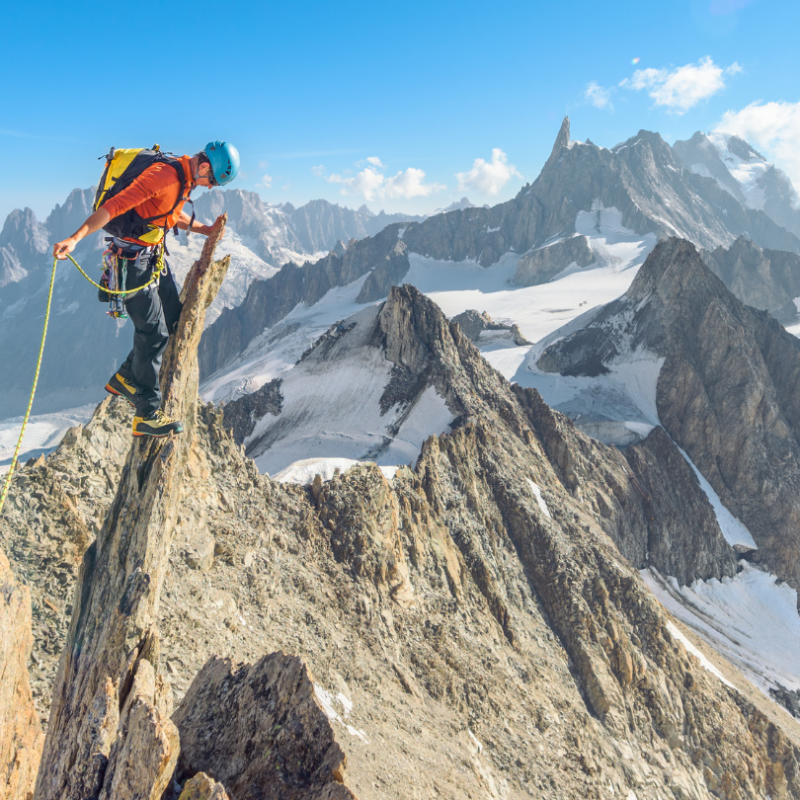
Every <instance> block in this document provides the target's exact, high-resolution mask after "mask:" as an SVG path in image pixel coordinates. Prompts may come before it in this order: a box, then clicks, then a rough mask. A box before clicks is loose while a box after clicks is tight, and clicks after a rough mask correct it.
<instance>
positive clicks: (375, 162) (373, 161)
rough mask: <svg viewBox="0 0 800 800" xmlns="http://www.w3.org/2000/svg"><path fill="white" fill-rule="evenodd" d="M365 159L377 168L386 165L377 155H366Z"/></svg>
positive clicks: (382, 167) (383, 167)
mask: <svg viewBox="0 0 800 800" xmlns="http://www.w3.org/2000/svg"><path fill="white" fill-rule="evenodd" d="M367 161H369V163H370V164H372V166H373V167H378V168H379V169H385V167H386V165H385V164H382V163H381V160H380V159H379V158H378V156H368V158H367Z"/></svg>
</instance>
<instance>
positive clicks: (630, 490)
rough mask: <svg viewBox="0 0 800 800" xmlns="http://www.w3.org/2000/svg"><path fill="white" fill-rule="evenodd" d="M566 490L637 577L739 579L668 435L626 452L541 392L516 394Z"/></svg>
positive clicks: (653, 436) (658, 433)
mask: <svg viewBox="0 0 800 800" xmlns="http://www.w3.org/2000/svg"><path fill="white" fill-rule="evenodd" d="M514 391H515V393H516V395H517V397H518V399H519V401H520V403H522V405H523V407H524V408H525V409H526V411H527V412H528V418H529V420H530V422H531V425H532V426H533V427H534V428H535V430H536V432H537V434H538V435H539V437H540V439H541V441H542V444H543V447H544V449H545V452H546V453H547V456H548V458H549V459H550V462H551V463H552V464H553V467H554V469H555V470H556V472H557V474H558V476H559V479H560V481H561V483H562V484H563V485H564V487H565V489H566V490H567V491H568V492H570V494H572V495H573V496H574V497H576V498H581V499H582V500H583V501H584V502H585V503H588V504H589V506H590V508H591V510H592V513H593V514H594V516H595V519H596V520H597V522H598V524H599V525H601V527H602V528H603V530H604V531H605V532H606V533H607V534H608V535H609V536H610V537H611V539H612V540H613V541H614V543H615V544H616V546H617V547H618V548H619V550H620V552H621V553H622V554H623V555H624V556H625V557H626V558H627V559H628V561H629V562H630V563H631V564H632V565H633V566H634V567H636V568H637V569H645V568H647V567H655V568H656V569H657V570H658V571H659V572H660V573H661V574H662V575H672V576H674V577H676V578H677V579H678V581H679V582H680V583H681V584H691V583H692V582H693V581H696V580H709V579H711V578H716V579H718V580H721V579H722V578H723V577H732V576H734V575H735V574H736V572H737V567H736V555H735V552H734V550H733V548H731V547H730V546H729V545H728V543H727V542H726V541H725V538H724V537H723V535H722V532H721V531H720V529H719V525H718V524H717V520H716V516H715V514H714V510H713V509H712V507H711V504H710V503H709V502H708V499H707V498H706V495H705V493H704V492H703V490H702V488H701V487H700V484H699V482H698V480H697V477H696V476H695V474H694V472H693V471H692V469H691V467H689V465H688V464H687V463H686V460H685V459H684V458H683V456H682V455H681V454H680V452H679V451H678V449H677V447H675V445H674V443H673V442H672V440H671V439H670V438H669V436H668V435H667V434H666V433H665V432H664V430H663V429H662V428H659V427H656V428H654V429H653V431H652V432H651V433H650V434H649V435H648V436H647V437H646V438H645V439H644V440H642V441H641V442H639V443H638V444H636V445H633V446H631V447H626V448H624V449H623V450H621V451H620V450H618V449H617V448H616V447H608V446H606V445H604V444H602V443H601V442H599V441H597V440H596V439H592V438H590V437H589V436H587V435H586V434H584V433H583V432H582V431H580V430H578V428H576V427H575V425H574V424H573V422H572V421H571V420H570V419H569V418H567V417H566V416H564V415H563V414H560V413H559V412H557V411H554V410H552V409H551V408H549V407H548V406H547V404H546V403H545V402H544V401H543V400H542V398H541V396H540V395H539V393H538V392H537V391H536V390H535V389H522V388H520V387H519V386H515V387H514Z"/></svg>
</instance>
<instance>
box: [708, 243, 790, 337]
mask: <svg viewBox="0 0 800 800" xmlns="http://www.w3.org/2000/svg"><path fill="white" fill-rule="evenodd" d="M702 257H703V261H705V263H706V264H707V265H708V268H709V269H710V270H711V271H712V272H713V273H714V274H715V275H716V276H717V277H718V278H719V279H720V280H721V281H722V282H723V283H724V284H725V285H726V286H727V287H728V289H730V290H731V292H733V294H734V295H736V297H738V298H739V300H741V301H742V302H743V303H745V304H746V305H748V306H753V308H758V309H761V310H763V311H769V313H770V314H771V315H772V316H773V317H775V319H777V320H778V321H779V322H783V323H789V322H792V321H794V320H795V319H796V318H797V313H798V312H797V306H796V305H795V303H794V298H795V297H800V255H797V253H786V252H783V251H780V250H766V249H763V250H762V249H761V248H760V247H759V246H758V245H756V244H755V243H754V242H753V241H751V240H750V239H748V238H746V237H744V236H740V237H739V238H738V239H737V240H736V241H735V242H734V243H733V244H732V245H731V246H730V247H729V248H728V249H727V250H726V249H725V248H724V247H718V248H717V249H716V250H714V251H713V252H710V253H708V252H704V253H702Z"/></svg>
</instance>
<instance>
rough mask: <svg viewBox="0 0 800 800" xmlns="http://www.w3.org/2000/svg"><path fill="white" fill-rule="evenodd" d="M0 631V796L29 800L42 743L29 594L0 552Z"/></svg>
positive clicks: (14, 799)
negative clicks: (32, 676) (31, 662)
mask: <svg viewBox="0 0 800 800" xmlns="http://www.w3.org/2000/svg"><path fill="white" fill-rule="evenodd" d="M0 631H2V636H0V797H2V798H3V800H30V797H31V796H32V794H33V787H34V785H35V783H36V772H37V770H38V769H39V759H40V758H41V754H42V744H43V743H44V733H43V732H42V727H41V725H40V724H39V719H38V716H37V714H36V708H35V706H34V704H33V697H32V696H31V686H30V681H29V678H28V659H29V658H30V653H31V647H32V645H33V636H32V633H31V595H30V591H29V590H28V588H27V587H25V586H21V585H20V584H19V582H18V581H17V580H16V578H15V577H14V575H13V573H12V572H11V568H10V565H9V562H8V559H7V558H6V557H5V555H4V554H3V552H2V551H0Z"/></svg>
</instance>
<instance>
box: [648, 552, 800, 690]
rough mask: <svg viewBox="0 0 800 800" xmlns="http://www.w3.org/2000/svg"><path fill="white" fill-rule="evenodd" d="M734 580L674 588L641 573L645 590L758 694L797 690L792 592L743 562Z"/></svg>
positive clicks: (653, 573) (798, 623)
mask: <svg viewBox="0 0 800 800" xmlns="http://www.w3.org/2000/svg"><path fill="white" fill-rule="evenodd" d="M742 567H743V569H742V571H741V572H740V573H739V574H738V575H736V576H735V577H734V578H723V579H722V580H721V581H718V580H714V579H712V580H710V581H695V582H694V583H693V584H692V585H691V586H679V585H678V582H677V580H675V578H669V577H664V576H662V575H660V574H659V573H658V571H657V570H655V569H649V570H642V572H641V575H642V577H643V578H644V581H645V583H646V584H647V586H648V587H649V589H650V591H652V592H653V594H654V595H655V596H656V597H657V598H658V599H659V601H660V602H661V604H662V605H663V606H664V607H665V608H666V609H667V611H669V612H670V613H671V614H672V615H673V616H675V617H676V618H677V619H679V620H681V622H683V623H685V624H686V625H688V626H689V627H690V628H692V630H694V631H696V632H697V633H698V635H699V636H701V637H702V638H703V639H704V640H705V641H706V642H708V643H709V644H710V645H711V646H712V647H713V648H714V649H715V650H717V651H718V652H719V653H721V654H722V655H723V656H725V658H727V659H728V660H729V661H730V662H731V663H732V664H734V665H735V666H736V667H738V668H739V669H740V670H741V671H742V672H743V673H744V675H745V676H746V677H747V678H748V679H749V680H750V681H752V683H754V684H755V685H756V686H757V687H758V688H759V689H761V691H763V692H764V694H766V695H767V696H769V691H768V690H769V688H770V687H774V686H777V685H778V684H781V685H782V686H784V687H786V688H787V689H792V690H800V616H798V613H797V592H796V591H795V590H794V589H792V588H791V587H790V586H788V584H785V583H779V582H778V580H777V578H776V577H775V576H774V575H770V574H769V573H766V572H762V571H761V570H758V569H755V568H754V567H752V566H750V565H749V564H748V563H747V562H743V564H742Z"/></svg>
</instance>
